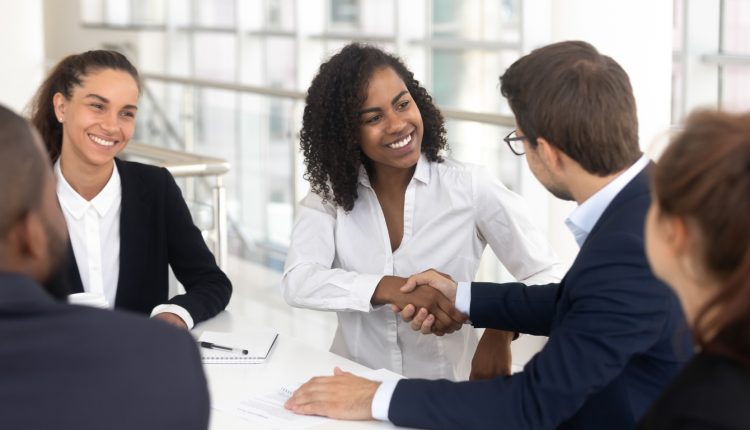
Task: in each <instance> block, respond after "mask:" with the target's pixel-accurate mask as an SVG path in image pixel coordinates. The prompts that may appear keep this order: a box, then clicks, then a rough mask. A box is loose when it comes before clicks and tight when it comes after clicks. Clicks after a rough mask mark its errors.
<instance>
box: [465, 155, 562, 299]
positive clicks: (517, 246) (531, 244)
mask: <svg viewBox="0 0 750 430" xmlns="http://www.w3.org/2000/svg"><path fill="white" fill-rule="evenodd" d="M472 188H473V189H472V191H473V196H474V202H475V204H474V208H475V219H476V228H477V230H478V234H479V235H480V237H482V238H483V239H484V240H485V241H486V242H487V243H488V244H489V245H490V248H492V251H494V252H495V255H496V256H497V258H498V259H499V260H500V262H502V263H503V265H504V266H505V268H507V269H508V271H509V272H510V273H511V274H512V275H513V276H514V277H515V278H516V279H517V280H518V281H520V282H523V283H524V284H527V285H531V284H549V283H553V282H558V281H560V279H562V276H563V275H564V274H565V268H564V267H563V265H562V264H560V263H559V261H558V258H557V255H555V253H554V251H553V250H552V247H551V246H550V244H549V242H548V241H547V239H546V238H545V237H544V235H542V233H541V231H540V230H539V229H538V228H537V226H536V225H534V223H533V222H532V221H531V216H530V213H531V211H530V210H529V208H528V206H527V204H526V201H525V200H524V199H523V198H522V197H521V196H519V195H518V194H516V193H514V192H512V191H511V190H509V189H508V188H507V187H506V186H505V185H503V184H502V183H501V182H500V181H499V180H498V179H497V178H496V177H495V176H493V175H492V174H490V172H489V171H488V170H487V169H486V168H484V167H478V168H476V170H474V175H473V185H472Z"/></svg>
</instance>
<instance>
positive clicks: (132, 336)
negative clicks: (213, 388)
mask: <svg viewBox="0 0 750 430" xmlns="http://www.w3.org/2000/svg"><path fill="white" fill-rule="evenodd" d="M0 339H2V342H0V420H1V424H0V426H1V427H2V428H6V429H40V430H42V429H71V430H72V429H75V430H86V429H122V430H131V429H154V430H156V429H159V430H161V429H195V430H198V429H206V428H207V427H208V418H209V398H208V390H207V387H206V379H205V377H204V375H203V370H202V368H201V361H200V356H199V353H198V351H197V348H196V344H195V341H194V340H193V339H192V337H191V336H190V334H189V333H187V332H184V331H182V330H179V329H176V328H173V327H171V326H169V325H167V324H165V323H162V322H159V321H151V320H148V319H144V318H139V317H136V316H134V315H131V314H129V313H126V312H122V313H120V312H117V313H115V312H109V311H105V310H102V309H94V308H88V307H83V306H74V305H68V304H65V303H59V302H56V301H54V300H53V299H52V297H50V296H49V295H48V294H46V293H45V292H44V291H43V290H42V287H41V286H40V285H38V284H36V283H35V282H34V281H32V280H30V279H29V278H26V277H23V276H21V275H13V274H7V273H0Z"/></svg>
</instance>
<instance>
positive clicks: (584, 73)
mask: <svg viewBox="0 0 750 430" xmlns="http://www.w3.org/2000/svg"><path fill="white" fill-rule="evenodd" d="M500 91H501V92H502V94H503V96H505V97H506V98H507V99H508V104H509V105H510V108H511V110H513V114H514V115H515V117H516V121H517V123H518V126H519V127H520V128H521V130H522V131H523V133H525V135H526V136H527V137H528V138H529V143H530V145H532V146H534V147H535V146H536V139H537V138H538V137H543V138H544V139H546V140H547V141H549V142H550V143H551V144H552V145H554V146H555V147H557V148H559V149H560V150H561V151H562V152H564V153H565V154H566V155H568V156H569V157H570V158H572V159H573V160H575V161H576V162H577V163H578V164H580V165H581V167H583V168H584V169H585V170H586V171H587V172H589V173H592V174H596V175H599V176H607V175H610V174H613V173H616V172H619V171H621V170H622V169H624V168H626V167H628V166H630V165H631V164H633V163H634V162H635V161H636V160H637V159H638V157H640V155H641V151H640V148H639V146H638V118H637V116H636V108H635V98H634V97H633V90H632V88H631V87H630V80H629V79H628V75H627V74H626V73H625V71H624V70H623V69H622V67H620V65H619V64H617V62H616V61H615V60H613V59H612V58H610V57H608V56H606V55H602V54H600V53H599V52H598V51H597V50H596V48H594V47H593V46H591V45H590V44H588V43H586V42H580V41H568V42H560V43H555V44H552V45H547V46H544V47H542V48H539V49H536V50H534V51H532V52H531V53H530V54H528V55H526V56H524V57H521V58H520V59H519V60H518V61H516V62H515V63H513V64H512V65H511V66H510V67H509V68H508V70H506V71H505V74H503V75H502V76H501V77H500Z"/></svg>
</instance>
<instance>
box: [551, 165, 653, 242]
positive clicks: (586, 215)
mask: <svg viewBox="0 0 750 430" xmlns="http://www.w3.org/2000/svg"><path fill="white" fill-rule="evenodd" d="M650 161H651V160H650V159H649V158H648V156H647V155H646V154H643V155H642V156H641V158H639V159H638V161H636V162H635V163H633V165H632V166H630V167H629V168H628V169H627V170H625V171H624V172H622V173H621V174H620V175H619V176H617V177H616V178H615V179H614V180H613V181H612V182H610V183H609V184H607V185H606V186H604V188H602V189H601V190H599V191H597V192H596V193H594V195H592V196H591V197H589V198H588V199H586V201H584V202H583V203H581V204H580V205H579V206H578V207H577V208H576V209H575V210H574V211H573V212H572V213H571V214H570V216H568V218H567V219H566V220H565V225H566V226H567V227H568V229H569V230H570V232H571V233H573V236H575V239H576V243H578V246H579V247H580V246H581V245H583V242H585V241H586V238H587V237H588V236H589V233H591V229H592V228H594V225H596V222H597V221H599V218H600V217H601V216H602V214H603V213H604V211H605V210H606V209H607V206H609V204H610V203H612V200H614V198H615V197H616V196H617V194H619V193H620V191H622V189H623V188H625V186H626V185H628V184H629V183H630V181H632V180H633V178H635V177H636V176H637V175H638V174H639V173H641V170H643V169H644V168H645V167H646V166H647V165H648V163H649V162H650Z"/></svg>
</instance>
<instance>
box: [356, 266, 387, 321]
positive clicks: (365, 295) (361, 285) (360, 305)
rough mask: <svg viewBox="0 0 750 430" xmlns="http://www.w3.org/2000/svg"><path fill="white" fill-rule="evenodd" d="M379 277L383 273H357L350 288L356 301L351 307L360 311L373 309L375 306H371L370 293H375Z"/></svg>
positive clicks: (381, 276)
mask: <svg viewBox="0 0 750 430" xmlns="http://www.w3.org/2000/svg"><path fill="white" fill-rule="evenodd" d="M381 279H383V275H357V277H356V278H354V285H353V288H352V290H351V291H352V294H353V295H354V296H355V297H356V300H357V303H355V304H353V306H351V308H352V309H355V310H358V311H362V312H371V311H373V310H374V309H375V308H373V307H372V295H373V294H375V289H376V288H378V284H379V283H380V280H381Z"/></svg>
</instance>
